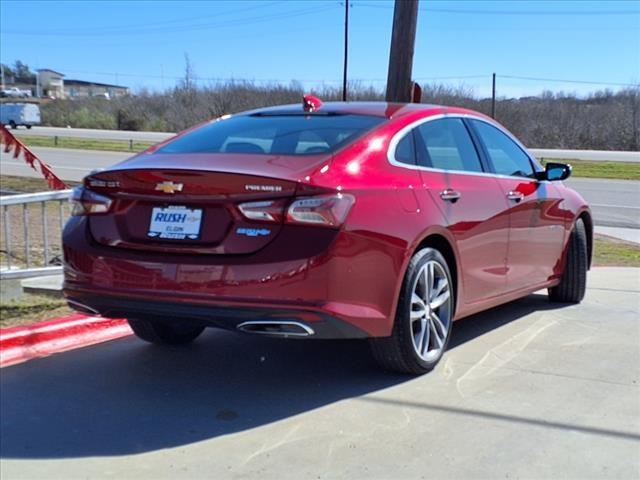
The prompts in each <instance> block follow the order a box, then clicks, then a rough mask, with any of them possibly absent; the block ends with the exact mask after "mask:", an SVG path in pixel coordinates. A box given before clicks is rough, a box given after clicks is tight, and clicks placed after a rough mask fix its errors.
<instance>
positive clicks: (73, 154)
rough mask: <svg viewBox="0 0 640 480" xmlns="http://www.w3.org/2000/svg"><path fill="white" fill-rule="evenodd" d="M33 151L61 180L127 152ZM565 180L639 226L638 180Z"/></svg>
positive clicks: (613, 221) (615, 221) (10, 164)
mask: <svg viewBox="0 0 640 480" xmlns="http://www.w3.org/2000/svg"><path fill="white" fill-rule="evenodd" d="M33 151H34V152H35V153H36V155H38V156H40V158H42V159H43V160H44V161H45V162H47V163H49V164H50V165H51V166H53V167H54V169H55V171H56V173H57V174H58V175H59V176H60V177H61V178H62V179H63V180H81V179H82V177H84V175H86V174H87V173H89V172H90V171H91V170H93V169H96V168H100V167H107V166H109V165H112V164H114V163H117V162H120V161H122V160H124V159H126V158H128V157H130V156H131V154H129V153H115V152H97V151H90V150H72V149H62V148H44V147H34V148H33ZM0 166H1V168H2V173H4V174H5V175H23V176H33V177H37V176H39V173H37V172H35V171H33V170H31V169H29V168H28V167H27V166H26V165H25V163H24V162H23V161H22V159H17V160H16V159H13V158H12V157H11V156H10V155H7V154H6V153H4V152H2V153H0ZM568 183H569V185H570V186H572V187H573V188H575V189H576V190H577V191H578V192H580V193H581V194H582V195H583V196H584V197H585V199H586V200H587V201H588V202H589V203H590V204H591V205H592V208H593V211H594V216H595V219H596V223H597V224H598V225H602V226H611V227H627V228H640V182H637V181H628V180H604V179H588V178H572V179H570V180H569V182H568Z"/></svg>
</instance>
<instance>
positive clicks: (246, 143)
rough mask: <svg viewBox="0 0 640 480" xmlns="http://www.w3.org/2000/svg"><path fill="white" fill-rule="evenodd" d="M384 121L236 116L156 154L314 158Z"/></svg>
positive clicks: (344, 117) (347, 117)
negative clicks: (236, 154) (229, 154)
mask: <svg viewBox="0 0 640 480" xmlns="http://www.w3.org/2000/svg"><path fill="white" fill-rule="evenodd" d="M384 121H385V119H384V118H380V117H373V116H366V115H319V114H312V115H300V114H292V115H280V114H278V115H269V114H267V115H239V116H236V117H231V118H228V119H225V120H222V119H220V120H216V121H214V122H211V123H209V124H207V125H204V126H202V127H200V128H198V129H197V130H194V131H192V132H189V133H187V134H185V135H184V136H182V137H180V138H177V139H176V140H174V141H172V142H170V143H168V144H167V145H165V146H164V147H162V148H160V149H159V150H158V153H231V154H233V153H242V154H268V155H313V154H320V153H327V152H333V151H334V150H336V149H338V148H340V147H341V146H343V145H345V144H347V143H350V142H352V141H353V140H355V139H356V138H358V137H360V136H361V135H363V134H364V133H366V132H368V131H369V130H372V129H373V128H375V127H376V126H378V125H380V124H382V123H383V122H384Z"/></svg>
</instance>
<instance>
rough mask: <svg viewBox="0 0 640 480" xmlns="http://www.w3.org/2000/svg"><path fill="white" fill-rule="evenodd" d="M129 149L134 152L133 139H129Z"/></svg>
mask: <svg viewBox="0 0 640 480" xmlns="http://www.w3.org/2000/svg"><path fill="white" fill-rule="evenodd" d="M129 150H131V151H132V152H133V140H129Z"/></svg>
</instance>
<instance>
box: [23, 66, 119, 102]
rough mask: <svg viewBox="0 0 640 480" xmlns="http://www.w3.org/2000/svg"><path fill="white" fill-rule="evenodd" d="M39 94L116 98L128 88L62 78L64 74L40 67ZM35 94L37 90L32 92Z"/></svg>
mask: <svg viewBox="0 0 640 480" xmlns="http://www.w3.org/2000/svg"><path fill="white" fill-rule="evenodd" d="M38 86H39V90H40V96H42V97H52V98H88V97H101V98H116V97H122V96H124V95H129V88H128V87H123V86H122V85H111V84H108V83H98V82H87V81H85V80H72V79H68V80H65V79H64V74H62V73H60V72H56V71H55V70H50V69H48V68H42V69H40V70H38ZM34 93H36V95H37V92H34Z"/></svg>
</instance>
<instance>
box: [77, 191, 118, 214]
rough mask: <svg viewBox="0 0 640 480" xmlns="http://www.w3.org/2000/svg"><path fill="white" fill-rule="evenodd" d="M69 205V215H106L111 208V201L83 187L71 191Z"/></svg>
mask: <svg viewBox="0 0 640 480" xmlns="http://www.w3.org/2000/svg"><path fill="white" fill-rule="evenodd" d="M71 203H72V209H71V215H95V214H100V213H107V212H108V211H109V209H110V208H111V199H110V198H109V197H105V196H104V195H99V194H97V193H96V192H93V191H91V190H88V189H86V188H84V187H76V188H74V189H73V194H72V195H71Z"/></svg>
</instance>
